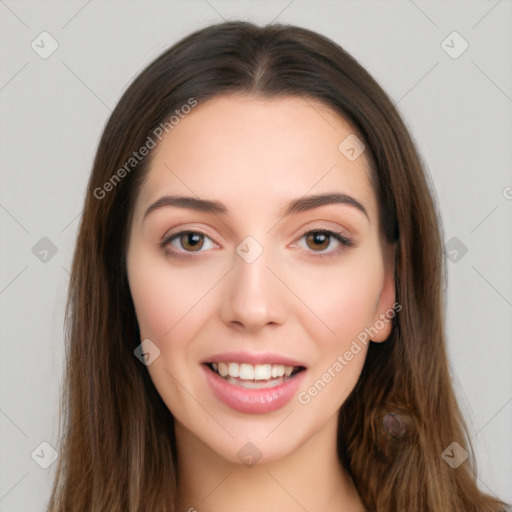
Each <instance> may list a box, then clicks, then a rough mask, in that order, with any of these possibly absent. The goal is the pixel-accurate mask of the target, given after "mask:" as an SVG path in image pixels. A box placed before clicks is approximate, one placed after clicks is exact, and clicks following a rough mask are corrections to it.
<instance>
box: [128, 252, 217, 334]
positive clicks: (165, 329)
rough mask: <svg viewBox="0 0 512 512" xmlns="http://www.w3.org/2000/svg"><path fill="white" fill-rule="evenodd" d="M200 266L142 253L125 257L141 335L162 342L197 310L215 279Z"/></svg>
mask: <svg viewBox="0 0 512 512" xmlns="http://www.w3.org/2000/svg"><path fill="white" fill-rule="evenodd" d="M217 274H218V272H216V271H212V269H211V268H210V269H208V272H206V270H205V269H201V268H200V267H195V268H186V267H185V266H183V267H181V268H180V267H172V266H171V265H170V264H169V262H168V261H166V260H165V258H152V257H147V256H146V255H144V254H140V255H134V256H133V258H131V259H130V258H129V260H128V275H129V283H130V292H131V295H132V299H133V302H134V305H135V311H136V314H137V320H138V323H139V328H140V332H141V337H144V338H149V339H152V340H153V339H154V340H155V342H157V341H158V340H160V341H163V340H164V338H165V339H167V338H169V337H171V336H172V335H173V334H174V331H176V330H178V329H179V328H182V327H183V326H185V325H187V320H188V317H189V316H190V313H191V312H192V311H193V314H194V316H196V315H197V314H198V313H200V312H201V310H202V308H201V302H202V300H203V299H204V298H205V297H206V296H207V294H208V292H209V290H210V289H211V288H212V287H213V286H214V285H215V282H216V281H218V280H219V277H218V276H217Z"/></svg>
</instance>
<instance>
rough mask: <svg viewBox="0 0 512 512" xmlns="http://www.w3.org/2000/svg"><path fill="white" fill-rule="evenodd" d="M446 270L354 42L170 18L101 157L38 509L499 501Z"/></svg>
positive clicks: (421, 184) (489, 505)
mask: <svg viewBox="0 0 512 512" xmlns="http://www.w3.org/2000/svg"><path fill="white" fill-rule="evenodd" d="M443 279H444V270H443V252H442V241H441V236H440V231H439V227H438V219H437V214H436V211H435V206H434V203H433V200H432V197H431V193H430V190H429V185H428V183H427V180H426V176H425V173H424V171H423V169H422V166H421V164H420V161H419V158H418V155H417V152H416V150H415V148H414V145H413V143H412V141H411V138H410V136H409V135H408V133H407V130H406V128H405V126H404V124H403V122H402V121H401V119H400V117H399V115H398V113H397V111H396V110H395V108H394V107H393V104H392V102H391V101H390V100H389V98H388V97H387V96H386V95H385V93H384V92H383V91H382V89H381V88H380V87H379V86H378V85H377V84H376V82H375V81H374V80H373V79H372V78H371V77H370V76H369V75H368V73H367V72H366V71H365V70H364V69H363V68H362V67H361V66H360V65H359V64H358V63H357V62H356V61H355V60H354V59H353V58H352V57H350V56H349V55H348V54H347V53H345V52H344V51H343V50H342V49H341V48H340V47H338V46H337V45H335V44H334V43H333V42H331V41H329V40H327V39H326V38H323V37H322V36H320V35H318V34H315V33H313V32H311V31H308V30H305V29H302V28H298V27H292V26H280V25H270V26H267V27H262V28H260V27H257V26H255V25H252V24H249V23H242V22H227V23H223V24H219V25H214V26H211V27H208V28H205V29H203V30H200V31H198V32H196V33H194V34H192V35H190V36H188V37H187V38H185V39H183V40H182V41H180V42H179V43H177V44H176V45H174V46H173V47H172V48H171V49H170V50H168V51H166V52H165V53H164V54H163V55H161V56H160V57H159V58H158V59H156V60H155V61H154V62H153V63H152V64H151V65H150V66H148V67H147V68H146V69H145V70H144V71H143V72H142V73H141V74H140V76H139V77H138V78H137V79H136V80H135V81H134V83H133V84H132V85H131V86H130V87H129V89H128V90H127V91H126V93H125V94H124V96H123V97H122V99H121V100H120V102H119V104H118V106H117V108H116V109H115V111H114V113H113V114H112V116H111V118H110V120H109V122H108V124H107V126H106V128H105V131H104V133H103V137H102V139H101V142H100V145H99V149H98V152H97V155H96V160H95V163H94V168H93V171H92V175H91V179H90V183H89V192H88V195H87V199H86V203H85V208H84V213H83V218H82V222H81V226H80V232H79V237H78V242H77V247H76V253H75V258H74V264H73V270H72V278H71V284H70V296H69V306H68V312H69V321H68V325H69V352H68V366H67V375H66V379H67V380H66V382H67V386H66V395H65V400H64V403H63V405H64V408H65V411H66V421H65V423H64V425H63V428H64V434H65V435H64V438H63V444H62V447H61V452H60V453H61V456H60V463H59V464H60V465H59V467H58V473H57V479H56V483H55V488H54V492H53V496H52V499H51V503H50V507H49V510H50V511H53V512H57V511H62V512H64V511H66V512H70V511H86V510H94V511H97V510H98V511H99V510H102V511H103V510H108V511H123V512H125V511H133V512H135V511H151V512H157V511H162V512H163V511H171V510H172V511H174V510H177V511H178V510H179V511H181V510H197V511H199V512H202V511H216V510H219V511H220V510H222V511H229V510H238V511H240V510H244V511H253V510H254V511H256V510H290V511H291V510H319V509H322V510H340V511H345V512H360V511H363V510H370V511H378V512H394V511H405V510H407V511H411V510H414V511H422V512H423V511H425V512H434V511H436V512H439V511H447V510H450V511H460V512H463V511H464V512H470V511H475V512H476V511H479V512H484V511H489V512H491V511H500V510H503V509H504V504H503V503H501V502H499V501H498V500H497V499H494V498H492V497H489V496H486V495H484V494H483V493H481V492H480V491H479V489H478V488H477V485H476V480H475V475H474V472H473V469H472V466H471V464H470V461H471V459H468V452H470V451H471V450H470V447H469V441H468V438H467V436H466V432H465V425H464V422H463V419H462V417H461V414H460V412H459V409H458V408H457V404H456V401H455V398H454V393H453V391H452V387H451V383H450V377H449V374H448V367H447V358H446V353H445V342H444V324H443V289H442V285H443Z"/></svg>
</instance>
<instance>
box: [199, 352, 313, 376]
mask: <svg viewBox="0 0 512 512" xmlns="http://www.w3.org/2000/svg"><path fill="white" fill-rule="evenodd" d="M220 362H225V363H249V364H253V365H254V364H284V365H285V366H302V367H304V368H307V367H306V365H305V364H304V363H302V362H300V361H297V360H295V359H292V358H290V357H287V356H283V355H280V354H274V353H272V352H261V353H251V352H241V351H232V352H223V353H222V354H216V355H213V356H211V357H209V358H208V359H205V360H204V361H203V363H220ZM301 373H302V372H301Z"/></svg>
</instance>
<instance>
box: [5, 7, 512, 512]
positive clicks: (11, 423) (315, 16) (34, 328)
mask: <svg viewBox="0 0 512 512" xmlns="http://www.w3.org/2000/svg"><path fill="white" fill-rule="evenodd" d="M223 18H225V19H233V18H242V19H247V20H250V21H254V22H257V23H267V22H270V21H271V20H273V21H279V22H282V23H292V24H297V25H302V26H304V27H308V28H311V29H313V30H316V31H318V32H320V33H322V34H325V35H326V36H328V37H331V38H332V39H334V40H335V41H337V42H338V43H339V44H341V45H342V46H343V47H344V48H345V49H346V50H348V51H349V52H350V53H351V54H352V55H354V56H355V57H356V58H357V59H358V60H359V61H360V62H361V63H362V64H363V65H364V66H365V67H366V68H367V69H368V70H369V72H370V73H371V74H373V76H374V77H375V78H376V79H377V80H378V81H379V82H380V84H381V85H382V86H383V87H384V89H385V90H386V91H387V92H388V93H389V94H390V96H391V97H392V98H393V99H394V101H395V102H396V103H397V104H398V108H399V109H400V111H401V113H402V115H403V116H404V118H405V120H406V123H407V125H408V126H409V128H410V130H411V132H412V134H413V135H414V138H415V139H416V141H417V143H418V146H419V148H420V151H421V154H422V157H423V159H424V161H425V164H426V166H427V168H428V169H429V171H430V173H431V175H432V179H433V182H434V185H435V188H436V191H437V198H438V203H439V209H440V212H441V214H442V218H443V230H444V236H445V241H446V242H448V250H447V257H448V256H449V258H450V261H447V265H448V272H449V274H448V277H449V285H448V297H447V299H448V300H447V335H448V350H449V355H450V360H451V364H452V372H453V376H454V380H455V384H456V390H457V394H458V396H459V399H460V401H461V406H462V408H463V410H464V413H465V415H466V418H467V421H468V424H469V431H470V436H471V437H472V440H473V443H474V447H475V451H476V455H477V459H478V463H479V470H480V471H479V484H480V485H481V487H482V488H483V489H485V490H486V491H487V492H490V493H492V494H497V495H499V496H501V497H502V498H504V499H506V500H508V501H512V488H511V486H510V482H511V481H512V457H511V455H512V436H511V435H510V434H511V432H512V428H511V427H512V376H511V367H512V343H511V338H512V336H511V333H512V269H511V262H512V229H511V224H512V223H511V213H512V171H511V169H512V166H511V163H512V149H511V140H512V121H511V119H512V116H511V113H512V68H511V66H510V57H511V55H512V52H511V49H512V35H511V34H512V1H511V0H500V1H495V0H492V1H464V2H456V1H444V2H441V1H420V0H415V1H412V0H396V1H382V0H381V1H343V0H342V1H333V0H331V1H315V2H313V1H303V0H302V1H301V0H294V1H290V0H282V1H281V0H275V1H274V0H266V1H251V2H250V1H237V0H209V1H206V0H192V1H186V2H185V1H174V2H173V1H167V2H160V1H152V2H142V1H134V0H133V1H127V2H118V1H108V2H107V1H104V2H102V1H100V0H92V1H82V2H75V1H66V2H43V1H37V2H36V1H15V0H0V34H1V36H0V38H1V45H0V52H1V62H2V66H1V70H0V109H1V120H0V123H1V134H2V137H1V147H0V161H1V183H2V187H1V190H0V223H1V237H2V242H1V247H2V249H1V263H2V266H1V273H0V308H1V309H0V310H1V312H2V321H1V334H0V339H1V343H2V357H1V359H0V367H1V374H0V375H1V377H0V433H1V436H0V443H1V463H0V512H15V511H20V512H21V511H22V512H28V511H43V510H45V505H46V502H47V499H48V497H49V493H50V484H51V480H52V477H53V469H54V468H55V465H53V466H50V468H49V469H43V468H41V467H40V465H39V464H43V465H44V464H45V463H47V464H48V463H49V462H50V461H51V458H50V457H51V449H50V448H49V447H48V446H46V445H43V446H42V447H40V446H39V445H40V443H41V442H43V441H47V442H49V443H50V444H51V445H53V446H56V443H57V440H58V429H57V425H58V421H57V417H58V404H59V385H60V380H61V375H62V361H63V334H62V323H63V310H64V305H65V300H66V287H67V283H68V279H69V268H70V263H71V258H72V251H73V245H74V241H75V236H76V230H77V226H78V219H79V215H80V213H81V206H82V202H83V199H84V194H85V186H86V183H87V180H88V176H89V172H90V169H91V165H92V161H93V157H94V153H95V150H96V146H97V143H98V140H99V137H100V135H101V131H102V128H103V126H104V124H105V122H106V120H107V118H108V116H109V114H110V112H111V110H112V109H113V107H114V106H115V104H116V102H117V101H118V99H119V98H120V96H121V94H122V92H123V91H124V90H125V89H126V87H127V86H128V84H129V83H130V82H131V80H132V79H133V77H134V76H135V75H136V74H137V73H138V72H139V71H141V69H142V68H143V67H144V66H145V65H146V64H147V63H148V62H149V61H150V60H152V59H153V58H154V57H156V56H157V55H158V54H160V53H161V51H162V50H163V49H164V48H167V47H168V46H170V45H171V44H172V43H174V42H175V41H177V40H178V39H180V38H181V37H183V36H184V35H186V34H188V33H190V32H191V31H193V30H195V29H197V28H200V27H203V26H205V25H206V24H209V23H213V22H218V21H221V20H222V19H223ZM43 31H46V32H48V33H49V34H50V35H51V37H52V38H54V39H55V40H56V41H57V43H58V45H59V46H58V48H57V50H56V51H55V52H54V53H53V54H52V55H51V56H49V57H48V58H46V59H43V58H42V57H41V56H40V55H39V54H38V53H36V51H35V50H34V49H33V48H32V47H31V44H32V42H33V41H35V42H34V44H35V45H36V44H37V45H39V48H38V50H39V52H42V51H43V49H44V51H48V49H50V48H51V46H50V44H51V41H50V39H48V36H40V34H41V32H43ZM453 31H457V32H458V33H459V34H460V35H461V36H462V38H463V39H460V38H459V37H458V36H450V34H451V33H452V32H453ZM448 36H450V37H448ZM447 37H448V39H447ZM41 39H43V42H41ZM464 40H465V41H467V43H468V44H469V47H468V48H467V50H466V51H465V52H464V53H462V54H460V55H458V54H459V53H460V51H461V50H462V49H463V48H464V46H465V43H464ZM443 41H445V43H443ZM43 47H44V48H43ZM36 48H37V47H36ZM447 52H448V53H451V54H452V55H451V56H450V55H449V54H448V53H447ZM454 56H456V57H457V58H453V57H454ZM44 237H46V238H48V239H49V240H50V241H51V243H49V242H48V240H43V241H41V239H42V238H44ZM454 237H455V239H454V240H452V238H454ZM449 241H450V242H449ZM34 246H35V248H34ZM53 246H54V247H53ZM464 248H467V252H466V253H464V251H465V250H466V249H464ZM55 249H56V250H57V252H56V253H55V254H53V253H54V252H55ZM45 251H48V252H45ZM451 260H453V261H451ZM426 385H428V383H426ZM34 450H36V451H35V452H34V456H33V458H32V457H31V453H32V452H33V451H34ZM440 456H441V454H440ZM454 471H455V470H454ZM507 484H508V485H507Z"/></svg>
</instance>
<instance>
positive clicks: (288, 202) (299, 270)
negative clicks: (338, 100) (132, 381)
mask: <svg viewBox="0 0 512 512" xmlns="http://www.w3.org/2000/svg"><path fill="white" fill-rule="evenodd" d="M351 134H353V130H351V128H350V126H349V125H348V124H347V122H345V121H344V120H343V119H341V118H340V117H339V116H337V115H336V114H335V113H334V112H332V111H331V110H330V109H328V108H327V107H326V106H324V105H322V104H320V103H318V102H314V101H311V100H307V101H306V100H305V99H302V98H297V97H290V98H285V99H283V98H279V99H256V98H254V97H246V96H223V97H217V98H214V99H213V100H210V101H208V102H206V103H204V104H199V105H198V106H197V107H195V108H194V109H193V110H192V111H191V113H189V114H188V115H187V116H184V118H182V119H180V121H179V123H178V124H176V125H175V126H174V128H173V129H172V130H171V131H169V133H168V134H167V135H166V136H165V137H164V138H163V141H162V142H161V143H160V145H159V146H157V147H156V148H155V149H154V150H153V154H152V155H151V165H150V168H149V172H148V175H147V180H146V182H145V184H144V186H143V188H142V190H141V193H140V194H139V197H138V202H137V205H136V209H135V214H134V218H133V222H132V225H131V233H130V242H129V247H128V254H127V265H128V277H129V283H130V290H131V293H132V297H133V301H134V304H135V309H136V314H137V320H138V323H139V327H140V333H141V341H142V340H150V341H145V342H144V344H143V347H144V350H145V351H146V352H149V354H150V355H149V356H148V357H149V360H148V362H149V363H150V364H149V365H148V367H147V369H148V371H149V373H150V375H151V378H152V381H153V382H154V385H155V386H156V389H157V390H158V392H159V394H160V395H161V397H162V399H163V400H164V402H165V403H166V404H167V406H168V408H169V409H170V411H171V412H172V414H173V415H174V417H175V419H176V432H177V436H178V442H179V441H180V439H183V440H186V442H187V446H192V445H193V444H194V442H195V444H196V445H197V446H201V449H202V450H208V451H209V453H210V454H218V455H220V456H221V457H223V458H224V459H226V460H229V461H233V462H241V463H247V462H249V460H251V461H254V462H256V461H258V460H259V461H260V462H265V461H272V460H277V459H280V458H282V457H285V456H286V455H290V454H292V453H293V452H294V451H295V450H298V449H299V448H300V447H302V446H307V445H308V441H310V440H312V439H313V436H315V439H317V440H318V439H322V436H326V435H329V436H334V435H335V434H334V433H335V429H336V423H337V412H338V410H339V408H340V406H341V405H342V404H343V402H344V401H345V400H346V398H347V396H348V395H349V393H350V392H351V390H352V389H353V388H354V385H355V384H356V381H357V379H358V377H359V375H360V372H361V369H362V366H363V363H364V359H365V356H366V352H367V348H368V342H369V340H370V339H372V340H373V341H377V342H378V341H384V340H385V339H386V338H387V337H388V335H389V333H390V331H391V325H392V321H391V318H392V316H393V310H392V308H393V304H394V300H395V295H394V293H395V290H394V268H393V260H394V253H393V251H392V248H391V247H389V246H387V245H386V244H385V243H384V242H383V241H382V238H381V236H380V233H379V222H378V216H377V202H376V197H375V194H374V192H373V191H372V188H371V185H370V181H369V171H368V169H367V160H366V158H365V156H366V155H365V153H364V151H363V153H362V154H361V155H360V156H357V155H358V153H359V152H360V150H361V149H362V148H361V147H360V146H357V145H354V144H355V143H354V139H353V135H351ZM349 136H351V137H349ZM347 137H349V139H346V138H347ZM340 144H341V146H340ZM351 148H352V149H351ZM365 329H367V330H366V331H365ZM369 333H370V334H369ZM226 374H227V375H226ZM331 441H332V437H331ZM191 443H192V444H191ZM309 444H311V443H309Z"/></svg>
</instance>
